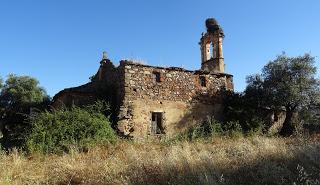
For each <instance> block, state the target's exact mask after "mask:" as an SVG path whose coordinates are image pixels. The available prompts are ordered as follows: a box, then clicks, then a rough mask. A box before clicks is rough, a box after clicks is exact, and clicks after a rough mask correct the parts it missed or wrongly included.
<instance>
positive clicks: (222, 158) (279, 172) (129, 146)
mask: <svg viewBox="0 0 320 185" xmlns="http://www.w3.org/2000/svg"><path fill="white" fill-rule="evenodd" d="M319 149H320V146H319V143H318V141H317V140H311V139H308V140H303V139H298V138H294V139H293V138H291V139H282V138H267V137H252V138H239V139H230V138H215V139H211V140H210V141H196V142H187V141H182V142H177V143H174V144H172V143H171V144H168V143H156V142H148V143H132V142H121V143H118V144H116V145H113V146H108V147H100V148H94V149H91V150H89V151H88V152H86V153H79V152H77V151H72V152H71V153H70V154H65V155H60V156H58V155H40V154H38V155H37V154H33V155H31V156H25V155H22V154H21V153H19V152H17V151H12V152H11V153H10V154H5V153H2V154H1V155H0V184H2V185H6V184H10V185H11V184H17V185H20V184H59V185H64V184H115V185H117V184H130V185H140V184H190V185H191V184H192V185H194V184H210V185H211V184H249V185H250V184H319V182H318V181H317V179H319V177H320V176H319V174H320V150H319Z"/></svg>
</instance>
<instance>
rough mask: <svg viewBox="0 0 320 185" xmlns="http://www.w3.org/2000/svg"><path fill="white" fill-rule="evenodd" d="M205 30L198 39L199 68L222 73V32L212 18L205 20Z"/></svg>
mask: <svg viewBox="0 0 320 185" xmlns="http://www.w3.org/2000/svg"><path fill="white" fill-rule="evenodd" d="M206 27H207V32H206V33H202V37H201V39H200V43H199V44H200V49H201V70H204V71H207V72H215V73H224V58H223V52H222V43H223V38H224V33H223V30H222V28H221V27H220V25H219V24H218V22H217V21H216V20H215V19H214V18H209V19H207V20H206Z"/></svg>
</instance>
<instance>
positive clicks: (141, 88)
mask: <svg viewBox="0 0 320 185" xmlns="http://www.w3.org/2000/svg"><path fill="white" fill-rule="evenodd" d="M118 68H121V69H122V70H123V73H124V81H123V83H124V84H123V85H124V99H123V102H122V105H121V107H120V111H119V121H118V129H119V130H120V132H122V133H124V134H125V135H130V136H133V137H134V138H141V137H146V136H148V135H150V134H151V132H150V126H151V114H152V112H162V113H163V116H164V117H163V124H164V128H165V134H166V136H172V135H174V134H177V133H179V132H181V131H182V130H184V129H186V128H188V127H190V126H191V125H194V124H197V123H199V122H200V121H202V120H204V119H207V117H208V116H212V115H214V116H215V117H219V115H221V110H222V109H221V107H222V102H221V99H220V98H219V96H216V95H217V93H218V92H219V90H221V89H222V88H224V87H225V88H227V89H229V90H233V83H232V76H231V75H227V74H210V73H206V72H203V71H189V70H185V69H182V68H162V67H153V66H147V65H141V64H136V63H132V62H128V61H122V62H120V66H119V67H118ZM156 74H157V75H160V76H159V79H158V80H159V82H157V79H156V78H157V77H156V76H157V75H156ZM201 78H203V79H205V87H204V86H202V85H201Z"/></svg>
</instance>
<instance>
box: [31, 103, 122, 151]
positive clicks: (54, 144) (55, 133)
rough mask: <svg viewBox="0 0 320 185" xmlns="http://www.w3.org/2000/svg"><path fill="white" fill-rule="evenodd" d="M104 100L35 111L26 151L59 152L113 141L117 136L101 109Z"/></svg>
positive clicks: (32, 116) (82, 148)
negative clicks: (83, 105)
mask: <svg viewBox="0 0 320 185" xmlns="http://www.w3.org/2000/svg"><path fill="white" fill-rule="evenodd" d="M103 107H104V103H102V102H97V103H96V104H94V105H91V106H88V107H85V108H79V107H72V108H71V109H69V110H67V109H60V110H53V111H45V112H40V113H35V114H33V115H31V116H30V119H29V121H30V123H31V125H32V129H31V131H30V133H29V135H28V137H27V139H26V148H27V150H28V151H29V152H42V153H61V152H68V151H69V149H70V148H71V147H76V148H78V149H80V150H84V149H87V148H88V147H89V146H92V145H96V144H99V143H105V142H111V143H113V142H115V141H116V139H117V137H116V134H115V132H114V130H113V129H112V128H111V126H110V121H109V118H107V117H105V116H104V114H102V113H101V112H103V111H104V110H103Z"/></svg>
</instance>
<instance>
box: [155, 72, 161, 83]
mask: <svg viewBox="0 0 320 185" xmlns="http://www.w3.org/2000/svg"><path fill="white" fill-rule="evenodd" d="M153 75H154V79H155V81H156V82H161V76H160V72H153Z"/></svg>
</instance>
